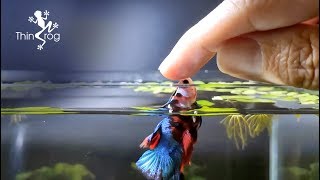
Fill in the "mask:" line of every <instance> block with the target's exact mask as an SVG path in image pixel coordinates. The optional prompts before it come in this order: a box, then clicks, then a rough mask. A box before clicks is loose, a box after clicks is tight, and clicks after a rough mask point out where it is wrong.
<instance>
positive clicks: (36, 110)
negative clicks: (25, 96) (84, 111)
mask: <svg viewBox="0 0 320 180" xmlns="http://www.w3.org/2000/svg"><path fill="white" fill-rule="evenodd" d="M68 113H75V112H65V111H64V110H63V109H61V108H54V107H20V108H1V114H2V115H14V114H68Z"/></svg>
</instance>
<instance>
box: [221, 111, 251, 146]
mask: <svg viewBox="0 0 320 180" xmlns="http://www.w3.org/2000/svg"><path fill="white" fill-rule="evenodd" d="M220 123H222V124H223V125H224V126H225V127H226V131H227V136H228V138H229V139H232V140H234V142H235V144H236V147H237V149H240V147H241V149H244V148H245V146H246V145H247V140H248V135H249V127H248V123H247V121H246V119H245V117H244V116H243V115H229V116H227V117H226V118H224V119H223V120H222V121H221V122H220Z"/></svg>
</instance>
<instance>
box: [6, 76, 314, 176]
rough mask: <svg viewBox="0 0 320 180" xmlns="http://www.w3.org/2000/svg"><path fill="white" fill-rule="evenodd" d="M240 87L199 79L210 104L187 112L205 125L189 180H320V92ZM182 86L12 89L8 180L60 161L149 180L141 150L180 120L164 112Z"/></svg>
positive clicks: (89, 172) (201, 96)
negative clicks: (169, 122)
mask: <svg viewBox="0 0 320 180" xmlns="http://www.w3.org/2000/svg"><path fill="white" fill-rule="evenodd" d="M230 82H231V81H229V82H227V83H226V82H212V83H210V84H211V85H208V82H205V84H206V85H203V84H202V82H197V81H196V83H197V86H198V89H199V90H198V100H201V101H200V103H201V104H202V106H203V107H202V109H198V110H196V111H190V112H187V113H185V114H189V115H190V114H193V115H198V116H202V119H203V124H202V126H201V128H200V129H199V132H198V133H199V135H198V136H199V139H198V142H197V144H196V145H195V150H194V154H193V158H192V165H191V166H190V167H189V168H187V169H186V171H185V176H186V179H193V180H194V179H199V180H200V179H224V180H229V179H230V180H231V179H246V180H250V179H252V180H257V179H259V180H260V179H261V180H264V179H271V180H282V179H317V177H318V176H319V168H318V164H319V155H318V154H319V120H318V108H319V102H318V101H319V100H318V94H317V92H313V91H304V90H301V89H292V88H288V87H281V86H279V87H277V86H270V85H263V84H256V83H252V82H234V83H230ZM174 88H175V87H174V85H172V84H169V83H160V84H159V81H158V84H154V83H148V84H145V83H144V81H143V82H141V81H135V82H130V81H127V82H94V83H93V82H92V83H67V84H66V83H39V82H38V83H36V82H24V83H8V82H6V83H3V84H2V85H1V101H2V102H1V115H2V117H1V145H2V147H1V179H4V180H11V179H15V178H16V176H17V175H18V174H20V176H21V173H23V172H31V171H33V170H36V169H39V168H42V167H44V166H47V167H49V168H53V167H54V166H59V163H67V164H69V166H68V165H66V164H60V167H63V168H62V169H68V167H69V169H72V170H69V171H68V170H65V171H68V172H66V174H68V173H69V174H72V172H76V173H75V174H78V175H79V174H81V173H83V174H84V176H86V178H87V179H97V180H106V179H144V177H143V176H142V175H141V174H140V173H139V172H138V171H137V170H136V169H135V167H134V166H133V163H134V162H135V161H137V159H138V158H139V157H140V156H141V155H142V153H143V152H144V151H145V150H143V149H140V148H139V144H140V143H141V141H142V140H143V139H144V138H145V137H146V136H147V135H149V134H150V133H151V132H152V131H153V129H154V127H155V126H156V125H157V123H158V122H159V121H160V120H162V118H163V117H164V116H166V115H168V114H170V113H169V112H166V111H161V110H157V107H158V106H160V105H162V104H164V103H165V102H166V101H167V100H168V98H169V96H170V92H172V89H174ZM212 98H213V99H212ZM212 103H213V104H212ZM22 107H23V108H22ZM25 107H29V108H25ZM30 107H32V108H30ZM48 107H50V108H48ZM19 108H20V109H19ZM246 123H247V125H246ZM250 123H251V124H250ZM231 124H233V125H236V127H237V128H238V129H236V130H234V129H232V126H231ZM228 133H229V135H230V137H228ZM57 164H58V165H57ZM76 164H78V166H77V168H78V169H77V168H75V167H74V166H72V165H76ZM79 164H81V166H80V165H79ZM67 166H68V167H67ZM57 169H58V168H57ZM75 169H77V170H75ZM42 170H43V172H44V171H45V170H44V169H42ZM47 171H49V170H48V169H47ZM50 171H51V172H53V170H52V169H51V170H50ZM56 172H57V171H55V173H56ZM38 174H39V172H38ZM34 175H35V172H34ZM86 178H83V179H86ZM30 179H36V178H35V176H33V177H31V178H30ZM40 179H46V178H44V177H43V176H42V177H41V178H40ZM47 179H48V178H47ZM58 179H63V178H62V176H60V178H58ZM65 179H76V177H73V178H72V177H71V175H70V176H69V177H67V178H65ZM80 179H81V178H80Z"/></svg>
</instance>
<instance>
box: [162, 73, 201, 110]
mask: <svg viewBox="0 0 320 180" xmlns="http://www.w3.org/2000/svg"><path fill="white" fill-rule="evenodd" d="M196 99H197V90H196V87H195V86H194V84H193V81H192V79H191V78H185V79H181V80H180V81H179V82H178V85H177V88H176V90H175V91H174V93H173V94H172V95H171V97H170V99H169V101H168V102H167V103H166V106H167V107H168V108H169V109H173V110H181V109H192V108H193V104H195V103H196Z"/></svg>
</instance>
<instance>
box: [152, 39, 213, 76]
mask: <svg viewBox="0 0 320 180" xmlns="http://www.w3.org/2000/svg"><path fill="white" fill-rule="evenodd" d="M214 55H215V53H214V52H210V51H207V50H205V49H203V48H201V47H198V46H195V45H190V46H188V47H184V48H174V50H173V51H172V52H171V53H170V54H169V55H168V56H167V57H166V58H165V59H164V60H163V62H162V63H161V65H160V66H159V68H158V70H159V71H160V73H161V74H162V75H163V76H164V77H166V78H168V79H170V80H180V79H184V78H188V77H192V76H193V75H194V74H196V73H197V72H198V71H199V70H200V69H201V68H202V67H203V66H204V65H205V64H206V63H207V62H208V61H209V60H210V59H211V58H212V57H213V56H214Z"/></svg>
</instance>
